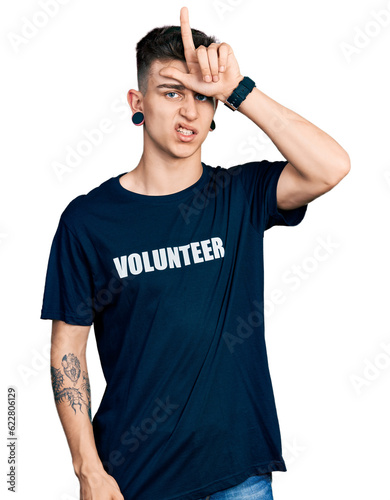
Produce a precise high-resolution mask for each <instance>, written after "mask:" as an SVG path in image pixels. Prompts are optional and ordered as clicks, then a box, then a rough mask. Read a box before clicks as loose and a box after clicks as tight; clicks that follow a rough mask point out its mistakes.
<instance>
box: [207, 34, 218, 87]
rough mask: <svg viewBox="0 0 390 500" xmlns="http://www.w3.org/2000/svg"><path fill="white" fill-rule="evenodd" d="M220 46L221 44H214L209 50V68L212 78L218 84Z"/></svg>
mask: <svg viewBox="0 0 390 500" xmlns="http://www.w3.org/2000/svg"><path fill="white" fill-rule="evenodd" d="M218 46H219V44H217V43H212V44H210V45H209V46H208V48H207V55H208V58H209V66H210V70H211V76H212V79H213V81H214V82H217V81H218V80H219V76H218V71H219V68H218V51H217V49H218Z"/></svg>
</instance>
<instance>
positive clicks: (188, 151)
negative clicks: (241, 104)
mask: <svg viewBox="0 0 390 500" xmlns="http://www.w3.org/2000/svg"><path fill="white" fill-rule="evenodd" d="M168 66H170V67H175V68H177V69H179V70H180V71H184V72H185V73H188V67H187V64H186V63H185V62H184V61H180V60H177V59H175V60H172V61H161V60H155V61H154V62H153V63H152V65H151V67H150V73H149V81H148V90H147V92H146V94H145V96H144V98H143V113H144V116H145V125H144V127H145V129H146V133H147V134H148V136H149V137H148V139H149V138H150V140H152V141H153V142H154V144H155V146H157V147H158V148H160V149H162V150H163V151H165V152H166V153H168V154H170V155H172V156H174V157H178V158H187V157H189V156H192V155H193V154H194V153H195V152H196V151H197V150H198V149H199V148H200V146H201V145H202V143H203V141H204V140H205V139H206V137H207V134H208V133H209V131H210V125H211V121H212V119H213V117H214V98H212V97H207V96H204V95H202V94H197V93H196V92H194V91H192V90H189V89H187V88H186V87H184V86H183V85H182V84H181V83H180V82H179V81H178V80H174V79H173V78H167V77H163V76H160V75H159V71H160V70H161V69H162V68H164V67H168ZM180 125H181V127H184V128H185V127H186V126H187V127H188V128H189V129H192V130H194V131H195V133H194V134H192V135H182V134H180V133H179V132H178V131H177V130H178V128H179V126H180ZM184 132H185V131H184Z"/></svg>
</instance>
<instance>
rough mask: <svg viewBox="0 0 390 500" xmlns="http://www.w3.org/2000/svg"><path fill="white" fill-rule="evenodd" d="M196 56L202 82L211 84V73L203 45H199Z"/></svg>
mask: <svg viewBox="0 0 390 500" xmlns="http://www.w3.org/2000/svg"><path fill="white" fill-rule="evenodd" d="M196 55H197V56H198V63H199V67H200V70H201V72H202V76H203V80H204V81H205V82H211V71H210V65H209V58H208V55H207V49H206V47H205V46H204V45H199V47H198V48H197V49H196Z"/></svg>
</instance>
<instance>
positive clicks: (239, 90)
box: [224, 76, 256, 111]
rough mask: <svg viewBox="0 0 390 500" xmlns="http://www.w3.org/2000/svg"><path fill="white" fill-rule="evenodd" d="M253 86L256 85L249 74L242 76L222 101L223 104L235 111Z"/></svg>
mask: <svg viewBox="0 0 390 500" xmlns="http://www.w3.org/2000/svg"><path fill="white" fill-rule="evenodd" d="M254 87H256V83H255V82H254V81H253V80H252V79H251V78H250V77H249V76H244V77H243V79H242V80H241V81H240V82H239V84H238V86H237V87H236V88H235V89H234V90H233V92H232V94H231V95H230V96H229V97H227V99H226V101H225V102H224V104H225V106H227V107H228V108H229V109H231V110H232V111H237V110H238V108H239V107H240V105H241V104H242V103H243V102H244V101H245V99H246V98H247V97H248V94H250V93H251V92H252V90H253V89H254Z"/></svg>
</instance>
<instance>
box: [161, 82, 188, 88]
mask: <svg viewBox="0 0 390 500" xmlns="http://www.w3.org/2000/svg"><path fill="white" fill-rule="evenodd" d="M156 89H175V90H185V89H186V87H185V86H184V85H180V84H178V83H162V84H161V85H157V87H156Z"/></svg>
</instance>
